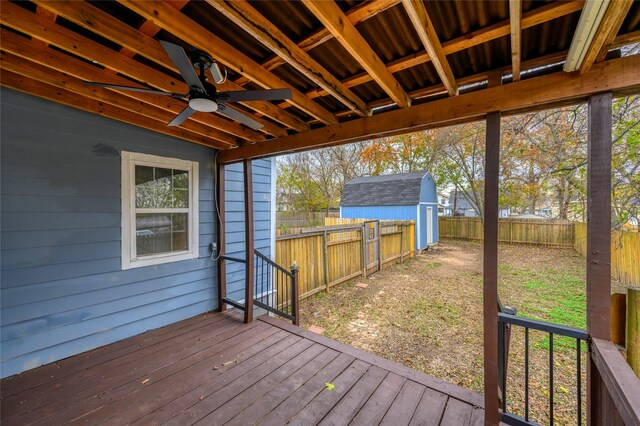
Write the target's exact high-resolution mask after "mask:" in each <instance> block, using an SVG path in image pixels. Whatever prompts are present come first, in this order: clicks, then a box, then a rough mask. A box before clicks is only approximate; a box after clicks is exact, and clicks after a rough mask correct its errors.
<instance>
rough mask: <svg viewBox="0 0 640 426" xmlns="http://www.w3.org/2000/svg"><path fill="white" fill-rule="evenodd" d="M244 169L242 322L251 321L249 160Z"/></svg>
mask: <svg viewBox="0 0 640 426" xmlns="http://www.w3.org/2000/svg"><path fill="white" fill-rule="evenodd" d="M243 166H244V167H243V169H244V170H243V171H244V238H245V241H246V244H245V259H246V264H245V266H246V270H245V281H246V282H245V289H244V307H245V309H244V322H245V323H250V322H252V321H253V281H254V276H253V275H254V271H253V247H254V244H253V171H252V168H251V167H252V163H251V160H249V159H245V160H244V162H243Z"/></svg>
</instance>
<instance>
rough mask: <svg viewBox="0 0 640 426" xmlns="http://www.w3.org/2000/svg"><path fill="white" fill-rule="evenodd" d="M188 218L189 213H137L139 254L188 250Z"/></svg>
mask: <svg viewBox="0 0 640 426" xmlns="http://www.w3.org/2000/svg"><path fill="white" fill-rule="evenodd" d="M187 218H188V215H187V213H173V214H165V213H158V214H148V213H140V214H136V253H137V256H138V257H140V256H145V255H152V254H159V253H169V252H172V251H185V250H188V248H189V233H188V232H189V229H188V220H187Z"/></svg>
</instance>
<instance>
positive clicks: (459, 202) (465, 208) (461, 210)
mask: <svg viewBox="0 0 640 426" xmlns="http://www.w3.org/2000/svg"><path fill="white" fill-rule="evenodd" d="M454 194H455V202H454V201H450V202H449V204H450V205H451V211H452V212H453V209H454V208H455V213H454V214H453V216H466V217H479V216H480V215H479V214H478V212H477V211H476V209H475V208H474V207H473V205H472V204H471V202H470V201H469V200H468V199H467V198H466V197H465V195H464V194H463V193H462V192H460V191H458V192H457V193H455V192H454ZM510 213H511V209H510V208H509V207H505V206H502V207H500V208H499V209H498V217H509V214H510Z"/></svg>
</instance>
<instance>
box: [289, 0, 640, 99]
mask: <svg viewBox="0 0 640 426" xmlns="http://www.w3.org/2000/svg"><path fill="white" fill-rule="evenodd" d="M582 5H583V1H582V0H573V1H567V2H564V1H563V2H556V3H551V4H549V5H546V6H543V7H540V8H538V9H535V10H532V11H530V12H527V13H525V14H524V15H523V16H522V20H521V28H522V29H525V28H530V27H532V26H535V25H539V24H541V23H544V22H548V21H550V20H552V19H556V18H559V17H561V16H565V15H568V14H570V13H574V12H576V11H578V10H580V9H582ZM509 32H510V21H509V20H505V21H502V22H499V23H497V24H494V25H491V26H489V27H486V28H483V29H480V30H478V31H474V32H471V33H469V34H466V35H464V36H461V37H458V38H456V39H453V40H450V41H448V42H446V43H443V45H442V49H443V51H444V53H445V55H450V54H452V53H456V52H460V51H462V50H465V49H468V48H470V47H473V46H478V45H480V44H482V43H486V42H488V41H491V40H495V39H497V38H500V37H504V36H506V35H509ZM634 40H640V35H638V37H636V38H635V39H632V41H630V42H633V41H634ZM625 44H627V43H625ZM565 54H566V52H565ZM430 60H431V59H430V58H429V55H428V54H427V52H426V51H421V52H417V53H412V54H411V55H408V56H405V57H403V58H400V59H396V60H394V61H391V62H389V63H387V64H385V66H386V67H387V69H388V70H389V71H390V72H391V73H396V72H400V71H403V70H406V69H409V68H412V67H415V66H417V65H420V64H424V63H427V62H429V61H430ZM371 80H372V78H371V76H370V75H369V74H368V73H366V72H363V73H360V74H357V75H354V76H352V77H349V78H347V79H345V80H343V81H342V83H343V84H344V85H345V86H346V87H348V88H351V87H355V86H359V85H361V84H364V83H368V82H369V81H371ZM458 84H462V83H461V82H458ZM327 94H328V93H327V92H326V91H324V90H322V89H314V90H312V91H310V92H307V96H309V97H310V98H311V99H314V98H317V97H320V96H326V95H327ZM409 97H411V98H412V99H413V96H412V95H411V93H409ZM387 103H388V104H390V102H387ZM370 105H371V106H372V107H375V106H376V105H375V103H370ZM280 106H281V107H283V108H286V107H287V106H283V105H280Z"/></svg>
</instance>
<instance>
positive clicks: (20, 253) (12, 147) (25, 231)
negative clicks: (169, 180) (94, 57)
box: [0, 88, 270, 377]
mask: <svg viewBox="0 0 640 426" xmlns="http://www.w3.org/2000/svg"><path fill="white" fill-rule="evenodd" d="M1 96H2V105H1V106H2V111H1V112H2V123H1V132H2V133H1V138H2V141H1V173H2V181H1V185H2V186H1V196H2V198H1V203H2V211H1V229H2V238H1V246H0V248H1V253H2V258H1V271H0V284H1V288H0V295H1V302H0V303H1V305H0V306H1V308H2V312H1V321H0V326H1V334H2V336H1V339H2V347H1V349H2V351H1V352H2V354H1V356H2V360H1V364H0V368H1V376H2V377H5V376H8V375H11V374H14V373H17V372H20V371H24V370H27V369H30V368H34V367H37V366H39V365H42V364H46V363H49V362H52V361H55V360H58V359H61V358H65V357H67V356H70V355H74V354H77V353H80V352H83V351H86V350H89V349H92V348H95V347H97V346H101V345H104V344H107V343H111V342H114V341H116V340H120V339H123V338H126V337H129V336H132V335H135V334H139V333H141V332H144V331H146V330H149V329H153V328H157V327H160V326H163V325H166V324H170V323H173V322H176V321H179V320H181V319H184V318H188V317H190V316H193V315H196V314H198V313H202V312H206V311H209V310H211V309H213V308H214V307H215V306H216V305H217V294H216V284H215V283H216V272H217V268H216V267H215V264H214V262H212V261H211V260H210V258H209V252H208V244H209V243H210V242H211V241H215V240H216V239H217V235H216V232H217V230H216V219H215V206H214V199H215V198H214V195H215V194H214V192H215V182H214V170H213V157H214V154H215V151H214V150H212V149H210V148H206V147H203V146H198V145H195V144H192V143H188V142H185V141H181V140H178V139H175V138H171V137H168V136H164V135H161V134H157V133H154V132H151V131H147V130H145V129H141V128H138V127H135V126H130V125H127V124H124V123H121V122H117V121H113V120H110V119H107V118H104V117H100V116H97V115H94V114H89V113H85V112H83V111H79V110H76V109H73V108H69V107H66V106H63V105H59V104H55V103H52V102H48V101H46V100H42V99H39V98H36V97H32V96H29V95H25V94H22V93H19V92H15V91H12V90H8V89H4V88H3V89H2V91H1ZM122 150H126V151H133V152H142V153H147V154H154V155H160V156H166V157H173V158H181V159H186V160H192V161H198V162H199V164H200V171H199V175H200V181H199V187H200V188H199V210H200V211H199V219H200V225H199V233H200V236H199V241H200V252H199V258H198V259H192V260H185V261H180V262H172V263H167V264H162V265H156V266H149V267H143V268H135V269H129V270H124V271H123V270H121V257H120V256H121V248H120V238H121V237H120V232H121V231H120V217H121V211H120V203H121V201H120V198H121V193H120V180H121V170H120V168H121V163H120V162H121V159H120V152H121V151H122ZM266 163H268V161H267V162H265V163H264V164H266ZM264 164H261V163H258V162H256V166H255V170H256V175H255V178H254V180H255V183H254V187H255V188H256V190H257V191H258V193H257V194H256V196H255V199H256V204H255V208H256V210H257V211H256V218H257V219H258V217H262V216H261V213H258V211H260V212H262V211H263V210H265V209H269V208H270V204H265V202H266V201H270V200H267V199H268V195H266V194H265V191H267V192H268V191H269V189H268V188H267V187H266V186H265V188H263V186H262V185H263V183H264V181H268V179H270V174H269V175H268V176H267V174H268V171H269V169H268V167H266V166H265V165H264ZM261 173H262V174H261ZM228 179H229V180H230V181H233V180H234V179H235V180H237V176H235V175H234V174H233V173H231V172H229V178H228ZM240 179H242V177H241V176H240ZM229 187H230V189H229V191H228V195H227V199H228V200H229V201H228V205H227V208H229V209H230V208H234V201H233V200H234V199H235V198H234V197H240V200H241V199H242V192H241V190H240V193H239V195H238V191H237V190H235V189H234V188H232V185H231V183H229ZM239 211H241V210H238V209H236V211H234V212H230V213H229V216H228V217H229V222H237V221H241V220H242V216H241V213H239ZM260 220H262V219H259V221H258V222H256V238H257V239H258V241H259V242H260V243H259V244H261V247H262V248H263V249H264V250H267V251H268V247H265V246H264V244H265V241H268V237H267V234H268V233H269V232H270V228H269V226H268V224H266V223H264V222H260ZM228 241H229V247H231V246H234V247H241V246H243V244H244V242H243V235H233V233H230V234H229V237H228Z"/></svg>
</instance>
